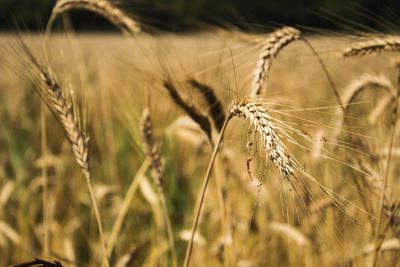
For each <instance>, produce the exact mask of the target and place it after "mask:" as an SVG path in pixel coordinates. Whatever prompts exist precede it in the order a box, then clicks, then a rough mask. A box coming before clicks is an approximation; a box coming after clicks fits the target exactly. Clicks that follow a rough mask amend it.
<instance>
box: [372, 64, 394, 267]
mask: <svg viewBox="0 0 400 267" xmlns="http://www.w3.org/2000/svg"><path fill="white" fill-rule="evenodd" d="M396 67H397V79H398V81H397V93H396V98H395V105H394V108H393V113H392V123H391V126H392V127H391V128H392V129H391V136H390V142H389V154H388V155H389V156H388V159H387V165H386V172H385V176H384V180H383V188H382V192H381V198H380V202H379V203H380V209H379V217H378V220H379V221H378V227H377V231H376V240H375V253H374V257H373V261H372V262H373V266H376V264H377V262H378V253H379V250H380V249H381V246H382V243H383V241H384V239H385V238H384V236H383V238H381V232H382V227H383V214H384V212H383V211H384V204H385V203H384V202H385V194H386V190H387V183H388V180H389V173H390V167H391V162H392V149H393V143H394V139H395V133H396V127H397V118H398V113H399V110H398V109H399V104H398V100H399V97H400V64H397V66H396ZM383 235H384V234H383Z"/></svg>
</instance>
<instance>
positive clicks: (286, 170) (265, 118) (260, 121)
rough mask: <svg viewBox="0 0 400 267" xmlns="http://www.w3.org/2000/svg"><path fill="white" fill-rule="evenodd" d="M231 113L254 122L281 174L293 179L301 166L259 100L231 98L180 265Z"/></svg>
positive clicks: (188, 254)
mask: <svg viewBox="0 0 400 267" xmlns="http://www.w3.org/2000/svg"><path fill="white" fill-rule="evenodd" d="M233 117H243V118H245V119H247V120H248V121H249V122H250V123H251V125H252V126H253V128H254V131H257V132H258V133H259V134H260V138H261V141H262V144H263V146H264V149H265V152H266V153H267V155H268V158H269V160H271V161H272V163H273V165H274V166H275V167H276V168H277V169H278V171H279V173H280V174H281V176H282V177H284V178H285V179H287V180H288V181H289V182H290V183H292V178H296V177H295V176H294V170H295V168H296V169H300V170H303V169H302V167H301V166H300V165H299V164H298V163H297V162H296V161H295V160H294V159H293V158H292V157H291V156H290V154H289V151H288V149H287V147H286V146H285V144H284V143H283V142H282V141H281V140H280V138H279V136H278V135H277V133H276V129H275V126H274V124H273V123H272V121H271V117H270V116H269V114H268V113H267V111H266V110H265V109H264V108H263V107H262V106H261V105H259V104H256V103H253V102H249V101H247V100H243V99H236V100H234V101H233V103H232V104H231V107H230V109H229V114H228V117H227V119H226V120H225V122H224V124H223V126H222V129H221V131H220V134H219V138H218V140H217V142H216V144H215V146H214V151H213V154H212V156H211V159H210V162H209V165H208V167H207V171H206V174H205V177H204V180H203V185H202V188H201V191H200V193H199V197H198V199H197V203H196V208H195V213H194V219H193V225H192V235H191V238H190V240H189V244H188V246H187V249H186V255H185V262H184V265H183V266H185V267H188V266H189V264H190V259H191V255H192V250H193V242H194V237H195V234H196V231H197V226H198V223H199V219H200V214H201V210H202V206H203V203H204V199H205V194H206V191H207V187H208V183H209V180H210V175H211V171H212V168H213V165H214V162H215V159H216V157H217V154H218V150H219V146H220V144H221V142H222V139H223V135H224V132H225V130H226V126H227V125H228V123H229V121H230V120H231V119H232V118H233ZM296 179H297V178H296ZM300 182H301V181H300ZM292 185H293V184H292Z"/></svg>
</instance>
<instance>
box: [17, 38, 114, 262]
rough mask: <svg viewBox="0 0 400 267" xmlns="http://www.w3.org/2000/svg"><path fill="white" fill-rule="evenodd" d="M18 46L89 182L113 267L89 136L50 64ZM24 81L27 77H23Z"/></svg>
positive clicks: (33, 80) (41, 94)
mask: <svg viewBox="0 0 400 267" xmlns="http://www.w3.org/2000/svg"><path fill="white" fill-rule="evenodd" d="M16 45H17V46H18V47H19V48H20V49H21V50H22V52H23V53H22V54H21V58H20V59H19V60H21V62H24V63H26V64H29V65H28V66H29V67H30V69H29V70H30V72H31V75H32V77H29V78H28V79H30V80H31V81H32V82H33V83H34V88H35V90H36V92H37V93H38V94H39V95H40V97H41V99H42V101H43V102H45V103H46V105H47V106H48V108H49V109H50V110H51V112H52V113H53V115H54V116H55V117H56V119H57V120H58V122H59V124H60V126H61V127H62V129H63V130H64V133H65V136H66V138H67V139H68V141H69V143H70V144H71V147H72V152H73V154H74V156H75V160H76V162H77V163H78V165H79V166H80V168H81V171H82V173H83V174H84V176H85V178H86V182H87V185H88V189H89V194H90V197H91V201H92V206H93V209H94V212H95V216H96V222H97V226H98V230H99V236H100V243H101V247H102V252H103V263H104V264H106V266H109V263H108V259H107V256H106V249H105V243H104V236H103V228H102V224H101V217H100V212H99V209H98V207H97V203H96V199H95V196H94V192H93V188H92V185H91V177H90V169H89V147H88V141H89V138H88V135H87V133H86V132H85V131H84V129H83V128H82V127H81V125H80V123H79V118H78V116H77V114H76V112H74V111H75V110H76V109H74V108H73V103H72V102H71V101H70V100H69V99H68V98H67V97H66V96H65V95H64V94H63V91H62V87H61V84H60V83H59V82H58V79H57V77H56V76H55V74H54V73H53V72H52V70H51V69H50V67H49V64H48V63H47V61H45V60H43V61H41V60H39V59H37V58H36V57H35V56H34V55H33V53H32V52H31V50H30V49H29V47H28V46H27V45H26V44H25V43H24V41H23V40H22V38H20V39H19V42H18V43H16ZM11 49H14V50H13V51H14V53H16V52H18V51H17V49H18V48H15V47H14V48H11ZM21 75H22V76H23V77H24V78H26V76H24V75H23V74H21Z"/></svg>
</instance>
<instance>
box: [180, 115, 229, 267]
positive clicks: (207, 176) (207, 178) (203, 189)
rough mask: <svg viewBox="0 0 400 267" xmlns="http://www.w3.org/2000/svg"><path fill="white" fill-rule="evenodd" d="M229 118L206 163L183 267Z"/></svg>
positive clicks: (190, 249)
mask: <svg viewBox="0 0 400 267" xmlns="http://www.w3.org/2000/svg"><path fill="white" fill-rule="evenodd" d="M231 118H232V115H229V116H228V117H227V118H226V120H225V122H224V124H223V125H222V128H221V131H220V133H219V137H218V141H217V142H216V144H215V146H214V151H213V154H212V156H211V159H210V162H209V163H208V167H207V171H206V174H205V176H204V180H203V185H202V187H201V191H200V193H199V197H198V200H197V204H196V208H195V213H194V220H193V225H192V231H191V236H190V240H189V244H188V246H187V249H186V255H185V262H184V264H183V266H184V267H188V266H189V264H190V258H191V255H192V250H193V241H194V236H195V233H196V230H197V226H198V224H199V219H200V213H201V209H202V207H203V204H204V199H205V195H206V191H207V186H208V183H209V181H210V175H211V171H212V167H213V165H214V162H215V159H216V157H217V154H218V149H219V146H220V145H221V142H222V139H223V135H224V132H225V129H226V126H227V125H228V122H229V121H230V119H231Z"/></svg>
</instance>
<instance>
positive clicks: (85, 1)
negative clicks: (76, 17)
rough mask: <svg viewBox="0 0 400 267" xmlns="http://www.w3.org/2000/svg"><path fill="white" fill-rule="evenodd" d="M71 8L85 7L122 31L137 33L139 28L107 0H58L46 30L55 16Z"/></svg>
mask: <svg viewBox="0 0 400 267" xmlns="http://www.w3.org/2000/svg"><path fill="white" fill-rule="evenodd" d="M72 9H85V10H89V11H92V12H95V13H97V14H99V15H101V16H103V17H104V18H106V19H108V20H109V21H110V22H111V23H113V24H114V25H115V26H116V27H118V28H120V29H121V30H122V31H123V32H126V33H129V34H132V35H134V34H138V33H139V32H140V31H141V29H140V26H139V23H137V22H136V21H134V20H133V19H131V18H129V17H128V16H126V15H125V14H124V13H123V12H122V11H121V10H120V9H118V8H117V7H116V6H114V5H113V4H112V3H111V2H109V1H107V0H59V1H57V3H56V5H55V6H54V8H53V11H52V13H51V17H50V19H49V22H48V24H47V30H46V32H47V33H49V32H50V30H51V27H52V25H53V23H54V21H55V20H56V18H57V17H58V16H59V15H60V14H62V13H64V12H67V11H69V10H72Z"/></svg>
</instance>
